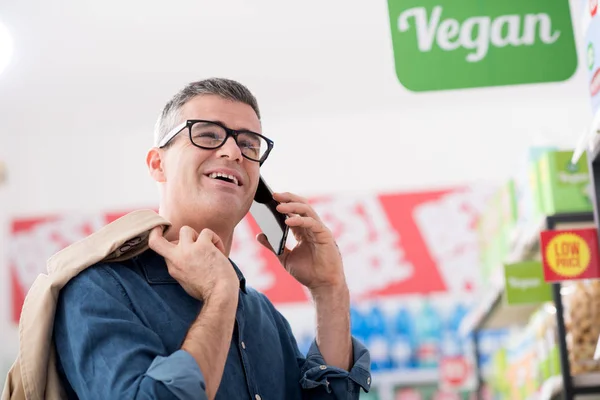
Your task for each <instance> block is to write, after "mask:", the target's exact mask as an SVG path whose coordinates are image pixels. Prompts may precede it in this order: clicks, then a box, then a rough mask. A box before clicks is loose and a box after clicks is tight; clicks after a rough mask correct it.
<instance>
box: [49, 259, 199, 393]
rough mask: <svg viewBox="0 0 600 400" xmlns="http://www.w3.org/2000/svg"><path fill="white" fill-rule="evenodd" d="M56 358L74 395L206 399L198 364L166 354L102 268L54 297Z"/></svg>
mask: <svg viewBox="0 0 600 400" xmlns="http://www.w3.org/2000/svg"><path fill="white" fill-rule="evenodd" d="M54 343H55V346H56V350H57V357H58V363H59V364H60V367H61V369H62V371H63V373H64V375H65V377H66V379H67V380H68V382H69V384H70V386H71V388H72V389H73V390H74V391H75V393H76V394H77V397H78V398H80V399H179V400H185V399H206V398H207V397H206V392H205V389H206V387H205V382H204V377H203V376H202V372H201V371H200V367H199V366H198V364H197V362H196V361H195V359H194V358H193V357H192V356H191V355H190V354H189V353H187V352H186V351H184V350H178V351H175V352H174V353H172V354H167V351H166V349H165V348H164V345H163V344H162V341H161V340H160V338H159V337H158V335H157V334H156V333H155V332H153V331H152V330H151V329H149V328H148V327H146V326H145V325H144V323H143V322H142V320H141V319H140V317H139V316H138V315H137V314H136V313H135V312H134V311H133V307H132V306H131V301H130V299H129V297H128V296H127V294H126V293H125V291H124V289H123V288H122V286H121V285H120V284H119V282H118V281H117V279H116V278H115V277H114V276H113V275H112V274H111V272H110V271H109V270H108V269H107V268H105V267H101V266H98V267H93V268H89V269H87V270H86V271H84V272H82V273H81V274H80V275H79V276H77V277H75V278H74V279H73V280H72V281H71V282H69V284H67V286H65V288H63V290H61V292H60V296H59V299H58V302H57V309H56V316H55V324H54Z"/></svg>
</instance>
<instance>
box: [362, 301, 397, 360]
mask: <svg viewBox="0 0 600 400" xmlns="http://www.w3.org/2000/svg"><path fill="white" fill-rule="evenodd" d="M365 321H366V328H367V329H366V336H367V337H366V338H365V344H366V346H367V348H368V349H369V351H370V352H371V369H372V370H373V371H380V370H385V369H389V368H390V365H391V360H390V339H389V329H388V326H387V323H386V318H385V315H384V313H383V310H382V309H381V308H380V307H379V306H378V305H377V304H375V305H373V307H371V309H370V310H369V312H368V313H367V314H366V315H365Z"/></svg>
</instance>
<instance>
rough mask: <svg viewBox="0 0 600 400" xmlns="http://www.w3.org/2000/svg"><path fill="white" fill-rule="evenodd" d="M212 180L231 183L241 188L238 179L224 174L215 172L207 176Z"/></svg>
mask: <svg viewBox="0 0 600 400" xmlns="http://www.w3.org/2000/svg"><path fill="white" fill-rule="evenodd" d="M207 176H208V177H209V178H211V179H217V180H220V181H225V182H229V183H233V184H234V185H236V186H241V185H240V184H239V182H238V180H237V178H236V177H235V176H233V175H228V174H224V173H222V172H213V173H211V174H208V175H207Z"/></svg>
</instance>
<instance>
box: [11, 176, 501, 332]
mask: <svg viewBox="0 0 600 400" xmlns="http://www.w3.org/2000/svg"><path fill="white" fill-rule="evenodd" d="M493 189H494V188H490V187H466V188H456V189H451V190H444V191H428V192H421V193H400V194H389V195H362V196H328V197H320V198H314V199H312V201H311V203H312V205H313V207H314V208H315V209H316V211H317V213H319V215H320V216H321V217H322V219H323V220H324V221H325V223H326V224H327V226H329V227H330V229H331V230H332V231H333V233H334V235H335V237H336V240H337V243H338V246H339V247H340V251H341V253H342V255H343V257H344V268H345V271H346V276H347V282H348V285H349V288H350V291H351V295H352V296H353V298H354V299H372V298H377V297H382V296H390V295H401V294H428V293H433V292H455V293H464V292H465V291H467V292H473V291H474V290H477V289H478V285H479V269H478V265H479V263H478V257H479V251H478V248H477V237H476V230H475V226H476V222H477V219H478V217H479V215H480V212H481V209H482V208H483V206H484V205H485V203H486V199H487V198H488V196H489V194H490V193H492V191H493ZM126 212H128V211H124V212H109V213H98V214H94V215H78V214H65V215H57V216H43V217H35V218H19V219H15V220H14V221H13V222H12V227H11V237H10V247H9V266H10V271H11V287H12V317H13V320H14V321H18V319H19V315H20V310H21V307H22V304H23V300H24V296H25V293H26V292H27V290H28V288H29V287H30V286H31V284H32V283H33V281H34V280H35V278H36V277H37V276H38V275H39V274H40V273H45V272H46V266H45V264H46V260H47V259H48V257H50V256H51V255H52V254H54V253H56V252H57V251H59V250H60V249H62V248H64V247H65V246H67V245H69V244H71V243H73V242H74V241H76V240H79V239H81V238H83V237H85V236H86V235H89V234H90V233H91V232H93V231H96V230H98V229H99V228H100V227H102V226H103V225H105V224H107V223H109V222H111V221H113V220H115V219H116V218H118V217H120V216H122V215H124V214H125V213H126ZM258 232H259V230H258V226H257V225H256V223H255V222H254V220H253V219H252V218H251V217H250V216H248V217H246V218H245V219H244V220H242V222H241V223H240V224H239V225H238V227H237V229H236V232H235V235H234V242H233V247H232V252H231V255H230V257H231V259H232V260H233V261H235V262H236V264H238V266H239V267H240V269H241V270H242V271H243V272H244V275H245V276H246V279H247V281H248V284H249V285H250V286H252V287H254V288H255V289H257V290H259V291H261V292H263V293H265V295H267V296H268V297H269V299H270V300H271V301H272V302H273V303H275V304H286V303H287V304H290V303H306V302H307V301H308V300H309V298H308V293H307V292H306V291H305V290H304V288H303V287H302V286H301V285H300V284H298V283H297V282H296V281H295V280H294V279H293V278H292V277H291V276H290V275H289V274H288V273H287V272H286V271H285V270H284V269H283V267H282V266H281V265H280V264H279V262H278V260H277V259H276V258H275V256H274V255H272V254H271V253H269V251H267V250H266V249H264V248H263V247H262V246H261V245H260V244H259V243H258V242H257V241H256V239H255V237H256V235H257V233H258ZM290 236H291V235H290Z"/></svg>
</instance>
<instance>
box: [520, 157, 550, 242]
mask: <svg viewBox="0 0 600 400" xmlns="http://www.w3.org/2000/svg"><path fill="white" fill-rule="evenodd" d="M554 149H555V148H554V147H546V146H540V147H532V148H530V149H529V151H528V153H527V157H526V159H525V160H524V161H523V162H522V165H521V167H520V168H519V171H518V173H517V174H516V175H515V177H514V191H515V202H516V207H517V223H516V230H517V232H518V231H520V230H523V229H529V228H530V227H531V225H532V224H538V223H539V220H540V218H542V216H543V205H542V198H541V196H540V193H539V190H538V187H539V174H538V168H537V162H538V160H539V159H540V157H541V156H542V155H543V154H545V153H546V152H548V151H552V150H554Z"/></svg>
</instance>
